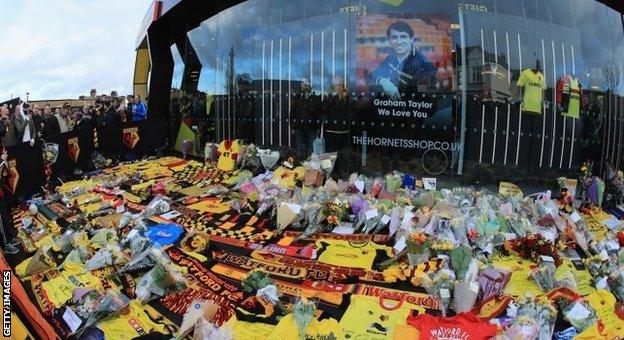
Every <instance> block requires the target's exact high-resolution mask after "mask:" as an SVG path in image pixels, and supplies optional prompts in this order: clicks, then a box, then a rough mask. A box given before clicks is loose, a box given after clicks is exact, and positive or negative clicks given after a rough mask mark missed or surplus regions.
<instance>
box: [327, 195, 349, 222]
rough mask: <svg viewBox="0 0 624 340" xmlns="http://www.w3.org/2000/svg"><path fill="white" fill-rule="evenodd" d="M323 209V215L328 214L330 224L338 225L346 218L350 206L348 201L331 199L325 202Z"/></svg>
mask: <svg viewBox="0 0 624 340" xmlns="http://www.w3.org/2000/svg"><path fill="white" fill-rule="evenodd" d="M323 209H324V214H323V215H325V216H327V223H328V224H329V225H333V226H337V225H339V224H340V221H342V220H344V219H345V217H347V212H348V209H349V207H348V205H347V204H346V203H337V202H335V201H329V202H327V203H325V205H324V207H323Z"/></svg>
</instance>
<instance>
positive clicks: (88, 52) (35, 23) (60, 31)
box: [0, 0, 152, 102]
mask: <svg viewBox="0 0 624 340" xmlns="http://www.w3.org/2000/svg"><path fill="white" fill-rule="evenodd" d="M151 3H152V0H129V1H128V0H106V1H104V0H54V1H49V0H1V1H0V102H2V101H5V100H9V99H11V97H13V98H15V97H22V98H25V97H26V93H27V92H30V95H29V99H31V100H40V99H72V98H76V99H77V98H78V96H80V95H89V91H90V90H91V89H93V88H95V89H97V91H98V94H99V93H107V94H110V92H111V91H113V90H115V91H117V92H118V93H119V94H120V95H121V94H131V93H132V78H133V72H134V59H135V42H136V38H137V33H138V30H139V26H140V25H141V21H142V20H143V17H144V15H145V13H146V12H147V10H148V7H149V5H150V4H151Z"/></svg>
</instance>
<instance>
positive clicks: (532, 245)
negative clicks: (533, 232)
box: [527, 239, 537, 248]
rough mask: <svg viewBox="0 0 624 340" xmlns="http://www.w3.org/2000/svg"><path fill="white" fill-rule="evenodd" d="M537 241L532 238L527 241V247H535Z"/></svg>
mask: <svg viewBox="0 0 624 340" xmlns="http://www.w3.org/2000/svg"><path fill="white" fill-rule="evenodd" d="M536 243H537V241H535V240H533V239H530V240H529V241H527V247H529V248H535V244H536Z"/></svg>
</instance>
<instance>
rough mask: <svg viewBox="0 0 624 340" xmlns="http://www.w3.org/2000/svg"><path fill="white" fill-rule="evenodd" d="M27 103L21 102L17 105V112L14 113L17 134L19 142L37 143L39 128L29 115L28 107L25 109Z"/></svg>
mask: <svg viewBox="0 0 624 340" xmlns="http://www.w3.org/2000/svg"><path fill="white" fill-rule="evenodd" d="M25 105H27V104H25V103H20V104H19V105H17V106H16V107H15V114H14V115H13V117H12V118H13V126H15V136H16V139H17V142H18V143H19V142H21V143H30V145H31V146H32V145H35V138H36V136H37V128H36V127H35V122H34V121H33V119H32V118H31V117H30V116H29V115H28V113H27V112H28V108H27V107H26V109H25V107H24V106H25Z"/></svg>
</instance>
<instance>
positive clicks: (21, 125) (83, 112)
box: [0, 95, 147, 147]
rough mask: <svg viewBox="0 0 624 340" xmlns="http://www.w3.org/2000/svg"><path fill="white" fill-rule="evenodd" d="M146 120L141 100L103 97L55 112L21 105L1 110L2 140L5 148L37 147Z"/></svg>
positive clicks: (59, 108)
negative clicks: (76, 132) (96, 129)
mask: <svg viewBox="0 0 624 340" xmlns="http://www.w3.org/2000/svg"><path fill="white" fill-rule="evenodd" d="M146 118H147V104H146V103H145V102H144V101H143V100H142V99H141V97H140V96H138V95H137V96H135V97H134V98H133V99H132V100H128V99H127V98H126V97H114V98H108V97H102V98H101V99H98V100H96V102H95V105H85V106H83V107H72V106H71V105H70V104H69V103H65V104H63V105H62V106H61V107H56V108H53V107H51V106H50V105H45V106H43V107H38V106H37V105H30V104H29V103H27V102H20V103H19V104H18V105H16V106H15V107H9V106H8V105H6V104H5V105H3V106H2V107H0V139H1V141H2V145H3V146H4V147H9V146H12V145H15V144H19V143H28V142H29V143H31V144H34V143H35V141H36V139H37V138H43V139H44V140H48V139H50V138H53V137H54V136H55V135H58V134H60V133H65V132H69V131H73V130H74V129H88V128H93V127H98V126H107V125H118V124H121V123H123V122H127V121H141V120H145V119H146Z"/></svg>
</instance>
